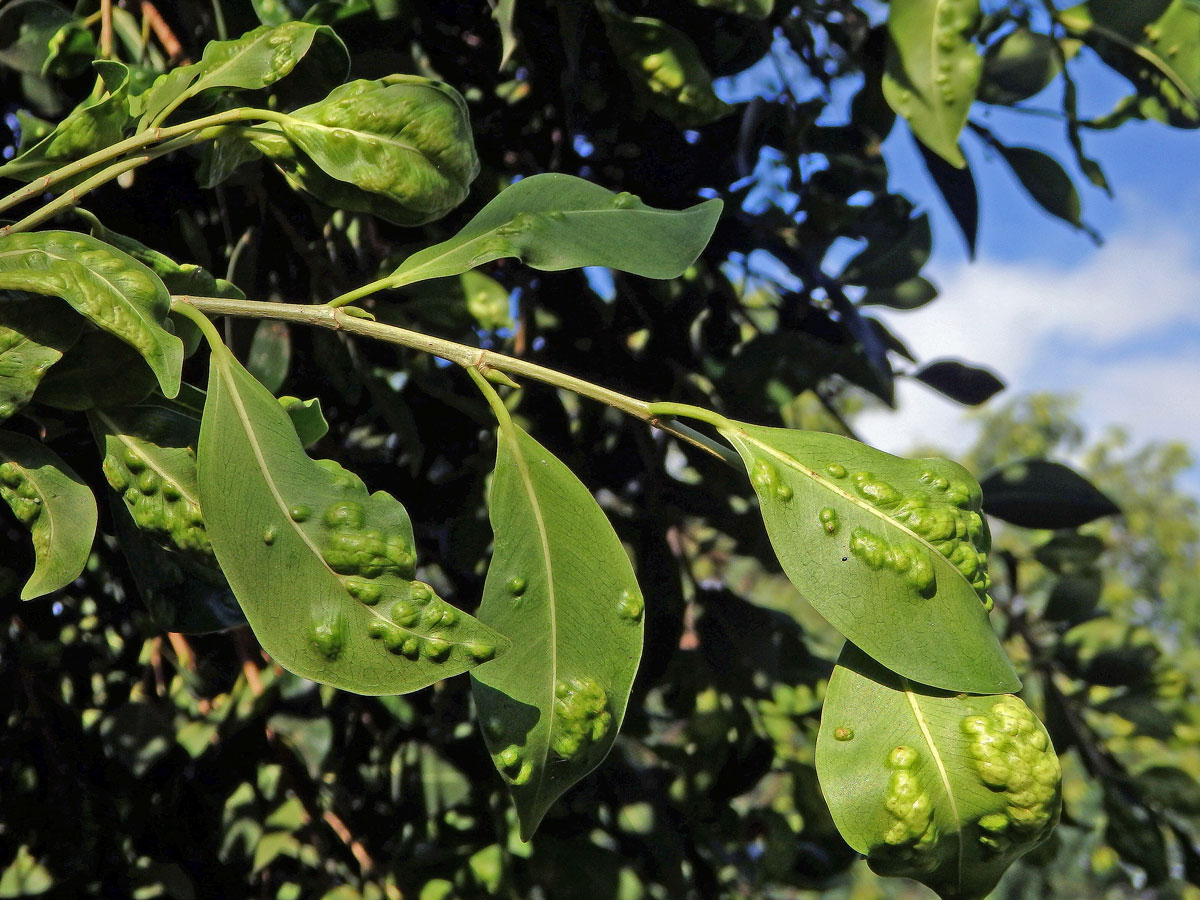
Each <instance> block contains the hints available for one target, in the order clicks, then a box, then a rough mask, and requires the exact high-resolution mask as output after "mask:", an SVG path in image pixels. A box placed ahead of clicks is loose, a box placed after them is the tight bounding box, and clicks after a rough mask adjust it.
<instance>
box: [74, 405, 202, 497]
mask: <svg viewBox="0 0 1200 900" xmlns="http://www.w3.org/2000/svg"><path fill="white" fill-rule="evenodd" d="M95 412H96V417H97V418H99V419H101V420H103V422H104V424H105V425H107V426H108V428H109V434H111V435H112V436H113V437H115V438H116V439H117V440H118V441H120V442H121V443H122V444H124V445H125V446H126V447H129V448H131V449H133V450H137V451H139V452H140V453H141V454H142V458H143V459H145V460H146V465H147V466H148V467H149V468H151V469H153V470H154V471H155V472H157V473H158V475H159V477H160V478H162V479H163V480H165V481H169V482H170V483H171V484H173V485H174V486H175V488H176V489H177V490H178V491H179V493H180V495H181V496H182V497H183V498H184V499H185V500H187V501H189V502H190V503H192V504H193V505H194V506H196V507H197V508H199V507H200V500H199V498H197V497H193V496H192V495H191V494H189V493H188V491H187V490H186V489H185V488H184V486H183V485H182V484H180V483H179V481H178V480H176V478H175V476H174V475H172V474H171V473H170V472H168V471H167V470H166V469H164V468H163V467H162V466H161V465H159V464H157V463H155V461H154V460H153V459H152V458H151V457H150V456H149V455H147V454H146V452H145V451H144V450H143V449H142V448H141V447H138V446H137V445H136V444H135V443H134V442H133V440H132V439H131V438H130V436H129V435H127V434H125V433H124V430H123V429H122V428H121V426H120V425H119V424H118V423H117V422H114V421H113V420H112V419H111V418H109V416H108V415H107V414H106V413H105V412H104V411H103V410H99V409H98V410H96V411H95ZM147 443H149V442H147ZM155 446H157V445H155Z"/></svg>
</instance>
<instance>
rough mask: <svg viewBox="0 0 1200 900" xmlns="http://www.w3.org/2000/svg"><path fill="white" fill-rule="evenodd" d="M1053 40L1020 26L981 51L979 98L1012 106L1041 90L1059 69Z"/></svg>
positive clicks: (1058, 60)
mask: <svg viewBox="0 0 1200 900" xmlns="http://www.w3.org/2000/svg"><path fill="white" fill-rule="evenodd" d="M1057 43H1058V42H1057V41H1056V40H1055V39H1054V38H1052V37H1051V36H1050V35H1048V34H1042V33H1041V32H1038V31H1033V30H1031V29H1030V28H1028V27H1026V26H1024V25H1021V26H1018V27H1017V28H1015V29H1013V30H1012V31H1010V32H1009V33H1008V34H1006V35H1005V36H1004V37H1002V38H1001V39H1000V40H998V41H996V42H995V43H994V44H992V45H990V46H989V47H988V48H987V50H986V51H985V52H984V54H983V77H982V78H981V80H980V82H979V99H980V100H982V101H983V102H984V103H998V104H1002V105H1004V106H1012V105H1013V104H1015V103H1020V102H1021V101H1022V100H1028V99H1029V98H1030V97H1033V96H1034V95H1036V94H1039V93H1041V91H1042V90H1043V89H1044V88H1045V87H1046V86H1047V85H1049V84H1050V82H1052V81H1053V80H1054V79H1055V78H1057V77H1058V73H1059V72H1060V71H1062V63H1061V61H1060V56H1059V52H1060V51H1059V48H1058V46H1057ZM1076 45H1077V42H1076Z"/></svg>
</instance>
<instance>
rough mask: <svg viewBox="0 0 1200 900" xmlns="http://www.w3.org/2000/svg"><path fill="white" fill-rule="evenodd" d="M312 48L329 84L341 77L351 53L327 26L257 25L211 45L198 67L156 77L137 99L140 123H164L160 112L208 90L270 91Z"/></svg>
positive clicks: (347, 68)
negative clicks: (139, 107)
mask: <svg viewBox="0 0 1200 900" xmlns="http://www.w3.org/2000/svg"><path fill="white" fill-rule="evenodd" d="M314 48H315V49H316V52H317V53H319V54H320V55H321V56H322V64H321V65H322V68H323V69H326V70H328V72H329V75H330V76H331V77H332V78H333V83H337V82H338V81H341V80H342V79H343V78H345V76H346V73H347V72H348V71H349V67H350V58H349V54H348V53H347V51H346V46H345V44H343V43H342V41H341V38H339V37H338V36H337V34H336V33H335V32H334V31H333V29H331V28H329V27H328V26H327V25H314V24H312V23H311V22H301V21H296V22H284V23H282V24H280V25H277V26H275V27H271V26H268V25H261V26H259V27H258V28H255V29H253V30H252V31H248V32H246V33H245V34H243V35H242V36H241V37H239V38H237V39H235V40H231V41H210V42H209V43H208V45H207V46H205V48H204V55H203V56H202V57H201V58H200V61H199V62H197V63H192V64H191V65H190V66H180V67H178V68H175V69H172V70H171V71H169V72H167V73H165V74H163V75H160V76H159V77H158V79H157V80H156V81H155V82H154V85H153V86H152V87H151V88H150V90H149V91H148V92H147V93H146V94H145V95H144V97H142V98H141V101H140V104H141V110H142V113H141V115H142V121H143V122H145V123H150V122H155V121H156V120H158V119H159V118H160V117H163V118H165V116H164V113H166V112H168V111H169V110H173V109H174V108H175V107H177V106H179V105H181V104H182V103H184V102H185V101H187V100H189V99H191V98H193V97H197V96H199V95H201V94H203V93H205V92H206V91H216V90H223V89H231V88H232V89H241V90H260V89H262V88H266V87H270V86H271V85H273V84H275V83H276V82H277V81H279V80H280V79H281V78H284V77H285V76H287V75H289V74H290V73H291V72H292V70H293V69H295V68H296V66H297V64H299V63H300V61H301V60H302V59H304V57H305V56H306V55H307V54H308V53H309V52H310V51H312V50H314Z"/></svg>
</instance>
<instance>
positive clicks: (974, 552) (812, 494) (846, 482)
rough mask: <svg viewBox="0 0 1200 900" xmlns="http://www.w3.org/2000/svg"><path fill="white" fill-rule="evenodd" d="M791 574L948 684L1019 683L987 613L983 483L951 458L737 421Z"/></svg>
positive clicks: (825, 609)
mask: <svg viewBox="0 0 1200 900" xmlns="http://www.w3.org/2000/svg"><path fill="white" fill-rule="evenodd" d="M721 433H722V434H723V435H724V436H725V437H726V438H727V439H728V440H729V441H730V442H731V443H732V444H733V446H734V447H735V448H736V449H737V451H738V453H739V454H741V456H742V459H743V461H744V462H745V464H746V469H747V471H748V472H749V474H750V479H751V481H752V482H753V484H754V490H755V492H756V493H757V494H758V499H759V503H760V506H761V508H762V515H763V519H764V521H765V522H766V526H767V534H768V535H769V536H770V538H771V544H772V546H773V547H774V548H775V553H776V555H777V556H778V557H779V561H780V563H781V564H782V566H783V570H784V572H785V573H787V576H788V578H790V579H791V581H792V583H793V584H794V585H795V586H796V587H797V588H798V589H799V590H800V592H801V593H802V594H803V595H804V596H805V598H807V599H808V601H809V602H810V603H812V605H813V607H814V608H815V609H816V610H817V612H819V613H821V615H823V616H824V617H825V618H826V619H828V620H829V622H830V624H832V625H833V626H834V627H835V628H837V629H838V630H839V631H840V632H841V633H842V634H844V635H845V636H846V637H847V638H849V639H850V640H852V641H854V643H856V644H858V645H859V646H861V647H862V648H863V649H864V650H866V651H867V652H868V653H870V654H871V655H872V656H873V657H875V658H876V659H878V660H879V661H880V662H882V663H883V664H885V665H887V666H888V667H889V668H891V669H893V670H895V671H898V672H900V673H902V674H904V675H905V676H906V677H909V678H912V679H914V680H917V681H920V682H922V683H924V684H931V685H935V686H937V687H941V688H945V689H947V690H955V691H972V692H977V693H997V692H1002V691H1011V690H1016V689H1017V688H1018V687H1019V686H1020V681H1019V680H1018V679H1017V676H1016V673H1015V672H1014V671H1013V668H1012V664H1011V663H1010V662H1009V660H1008V657H1007V656H1006V655H1005V653H1004V649H1003V648H1002V647H1001V646H1000V642H999V640H998V639H997V637H996V634H995V632H993V631H992V628H991V625H990V624H989V623H988V617H987V610H988V609H990V608H991V599H990V598H989V597H988V596H987V588H988V585H989V584H990V583H991V579H990V577H989V575H988V572H987V556H986V554H987V551H988V549H989V547H990V544H991V537H990V535H989V532H988V528H987V523H986V522H985V521H984V519H983V517H982V515H981V510H980V491H979V486H978V485H977V484H976V483H975V480H974V479H973V478H972V477H971V475H970V473H968V472H967V471H966V470H965V469H964V468H962V466H959V465H957V464H956V463H952V462H949V461H948V460H943V459H901V458H900V457H896V456H892V455H891V454H888V453H884V452H882V451H880V450H874V449H872V448H870V447H868V446H866V445H864V444H860V443H858V442H857V441H853V440H850V439H849V438H844V437H841V436H839V435H833V434H822V433H819V432H811V431H793V430H790V429H785V428H765V427H762V426H758V425H748V424H745V423H740V422H731V423H729V427H728V428H722V431H721Z"/></svg>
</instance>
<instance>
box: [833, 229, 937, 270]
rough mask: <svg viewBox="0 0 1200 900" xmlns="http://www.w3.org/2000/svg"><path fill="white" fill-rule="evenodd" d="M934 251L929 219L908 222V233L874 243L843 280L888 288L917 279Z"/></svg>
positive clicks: (853, 262)
mask: <svg viewBox="0 0 1200 900" xmlns="http://www.w3.org/2000/svg"><path fill="white" fill-rule="evenodd" d="M932 251H933V232H932V230H931V229H930V227H929V216H928V214H926V213H922V214H921V215H919V216H917V217H916V218H915V219H910V220H909V221H908V226H907V229H906V230H905V232H904V233H903V234H901V235H897V236H896V237H895V238H893V239H892V240H874V241H872V242H871V243H869V244H868V245H867V246H866V247H864V248H863V249H862V250H861V251H859V253H858V254H857V255H856V256H854V257H853V258H852V259H851V260H850V261H849V262H848V263H846V268H845V269H844V270H843V271H842V274H841V275H840V276H839V280H841V281H843V282H845V283H846V284H861V285H863V286H865V287H869V288H879V287H888V286H890V285H894V284H897V283H903V282H907V281H909V280H911V279H913V278H916V277H917V275H918V273H919V272H920V271H921V267H922V266H924V265H925V263H926V262H928V261H929V255H930V253H931V252H932Z"/></svg>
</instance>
